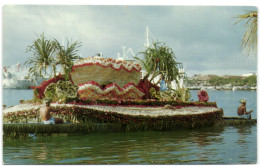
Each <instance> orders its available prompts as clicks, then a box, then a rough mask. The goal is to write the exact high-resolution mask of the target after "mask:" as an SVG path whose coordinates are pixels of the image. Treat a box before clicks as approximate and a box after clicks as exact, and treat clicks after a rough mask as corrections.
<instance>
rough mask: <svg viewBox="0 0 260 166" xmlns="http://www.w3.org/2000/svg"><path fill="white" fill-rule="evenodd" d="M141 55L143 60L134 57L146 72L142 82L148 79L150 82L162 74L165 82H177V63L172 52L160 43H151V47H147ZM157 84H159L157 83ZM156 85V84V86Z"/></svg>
mask: <svg viewBox="0 0 260 166" xmlns="http://www.w3.org/2000/svg"><path fill="white" fill-rule="evenodd" d="M140 53H141V54H143V59H141V58H139V57H135V59H137V60H138V61H139V63H140V64H141V65H142V67H143V68H144V69H145V70H146V72H147V74H146V75H145V76H144V80H145V79H148V77H150V81H153V80H154V78H155V77H156V76H158V75H161V74H163V75H164V76H165V79H166V81H173V80H175V81H176V82H177V81H178V80H177V78H178V76H179V70H178V64H179V63H178V62H176V56H175V54H174V52H173V50H172V49H171V48H170V47H168V46H166V45H165V44H162V43H160V42H153V44H152V46H151V47H147V48H146V50H145V51H144V52H140ZM158 83H159V82H158ZM158 83H156V84H158Z"/></svg>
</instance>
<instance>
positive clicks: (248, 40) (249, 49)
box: [235, 11, 257, 55]
mask: <svg viewBox="0 0 260 166" xmlns="http://www.w3.org/2000/svg"><path fill="white" fill-rule="evenodd" d="M237 18H239V20H238V21H237V22H235V24H237V23H239V22H241V21H246V23H245V26H246V27H247V30H246V32H245V34H244V36H243V39H242V41H241V46H242V48H243V49H244V50H245V51H246V53H247V55H250V54H251V53H252V54H255V55H256V51H257V11H247V13H245V14H242V15H238V16H237Z"/></svg>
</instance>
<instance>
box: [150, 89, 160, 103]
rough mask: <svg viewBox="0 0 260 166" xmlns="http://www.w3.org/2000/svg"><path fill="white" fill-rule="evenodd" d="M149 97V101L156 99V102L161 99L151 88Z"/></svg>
mask: <svg viewBox="0 0 260 166" xmlns="http://www.w3.org/2000/svg"><path fill="white" fill-rule="evenodd" d="M150 95H151V99H156V100H160V99H162V97H161V96H160V92H159V91H156V90H155V88H154V87H151V89H150Z"/></svg>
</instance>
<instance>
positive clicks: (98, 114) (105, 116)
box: [4, 105, 223, 126]
mask: <svg viewBox="0 0 260 166" xmlns="http://www.w3.org/2000/svg"><path fill="white" fill-rule="evenodd" d="M52 110H53V111H52V112H51V116H54V117H57V116H58V117H61V118H63V119H65V120H66V121H71V122H83V123H84V122H86V121H88V122H89V121H92V122H98V123H120V124H136V125H145V126H147V125H152V126H157V125H160V126H161V125H165V124H168V125H169V126H171V125H173V124H172V123H175V125H178V126H183V125H184V124H186V123H188V124H189V126H193V125H195V124H196V123H198V124H200V123H206V124H207V125H208V123H211V121H212V120H213V121H215V120H218V119H221V118H222V116H223V110H222V109H219V110H216V111H213V112H211V111H210V112H205V113H202V114H187V115H174V116H165V115H161V116H144V115H130V114H122V113H118V112H113V111H105V110H102V109H94V108H86V107H81V106H75V105H71V106H67V105H65V106H60V105H57V106H52ZM37 116H39V115H38V112H37V110H28V111H19V112H10V113H7V114H4V121H5V122H6V121H8V120H10V121H11V122H19V120H21V119H29V118H35V117H37Z"/></svg>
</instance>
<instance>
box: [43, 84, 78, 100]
mask: <svg viewBox="0 0 260 166" xmlns="http://www.w3.org/2000/svg"><path fill="white" fill-rule="evenodd" d="M77 91H78V86H75V85H73V84H72V83H71V82H70V81H64V80H59V81H58V82H57V83H50V84H49V85H48V86H47V87H46V88H45V91H44V95H45V98H47V99H50V100H52V101H58V100H63V101H64V102H66V101H67V100H69V99H75V98H76V97H77V94H78V93H77Z"/></svg>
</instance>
